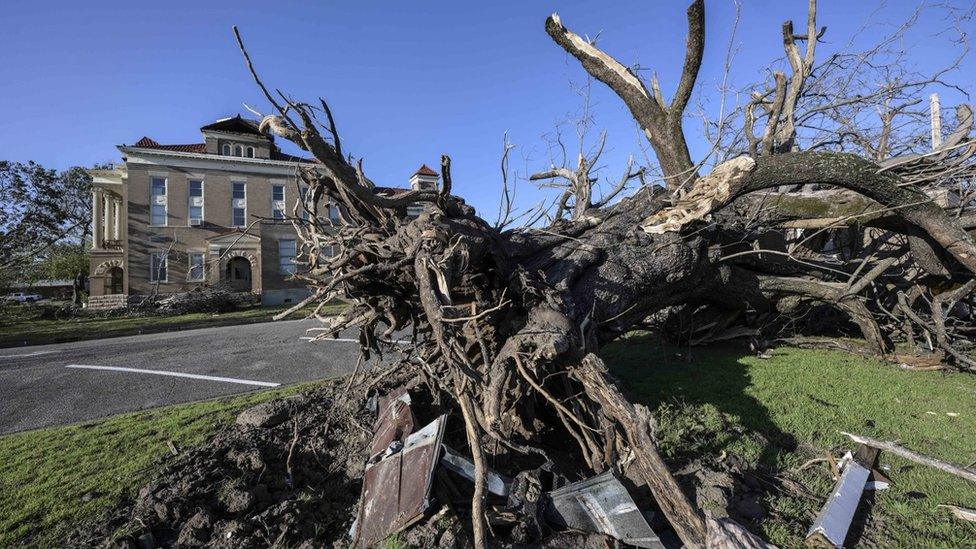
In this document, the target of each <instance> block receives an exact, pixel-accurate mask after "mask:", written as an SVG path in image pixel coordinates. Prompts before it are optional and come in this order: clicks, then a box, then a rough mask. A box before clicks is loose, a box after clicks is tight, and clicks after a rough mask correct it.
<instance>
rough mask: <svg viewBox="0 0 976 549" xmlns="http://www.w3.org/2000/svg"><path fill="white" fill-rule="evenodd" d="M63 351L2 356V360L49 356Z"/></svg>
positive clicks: (0, 356)
mask: <svg viewBox="0 0 976 549" xmlns="http://www.w3.org/2000/svg"><path fill="white" fill-rule="evenodd" d="M60 352H61V351H34V352H32V353H27V354H23V355H0V358H23V357H28V356H38V355H49V354H51V353H60Z"/></svg>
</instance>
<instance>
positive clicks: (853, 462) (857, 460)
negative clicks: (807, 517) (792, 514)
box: [806, 444, 887, 547]
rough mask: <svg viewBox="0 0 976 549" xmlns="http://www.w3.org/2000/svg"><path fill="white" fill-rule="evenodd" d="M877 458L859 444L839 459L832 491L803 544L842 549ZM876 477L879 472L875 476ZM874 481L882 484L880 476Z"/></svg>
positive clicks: (875, 453) (872, 449)
mask: <svg viewBox="0 0 976 549" xmlns="http://www.w3.org/2000/svg"><path fill="white" fill-rule="evenodd" d="M877 459H878V451H877V449H875V448H870V447H868V446H865V445H863V444H862V445H860V446H859V447H858V449H857V451H856V453H855V454H854V455H851V454H850V452H848V454H847V455H845V456H844V458H843V459H842V460H841V463H843V464H844V471H843V473H842V474H841V476H840V479H838V480H837V484H836V486H834V491H833V492H831V493H830V497H828V498H827V502H826V503H824V506H823V508H822V509H821V510H820V513H819V514H818V515H817V519H816V520H815V521H814V522H813V526H811V527H810V530H809V531H808V532H807V536H806V543H807V545H811V546H819V547H843V546H844V539H845V538H847V531H848V530H849V529H850V527H851V521H852V520H853V519H854V512H855V511H857V506H858V504H859V503H860V501H861V494H862V493H864V490H865V489H866V488H867V483H868V478H869V477H871V469H872V468H873V467H874V464H875V462H876V461H877ZM878 475H880V473H878ZM876 480H878V481H881V482H885V481H887V479H885V478H883V477H881V478H877V479H876Z"/></svg>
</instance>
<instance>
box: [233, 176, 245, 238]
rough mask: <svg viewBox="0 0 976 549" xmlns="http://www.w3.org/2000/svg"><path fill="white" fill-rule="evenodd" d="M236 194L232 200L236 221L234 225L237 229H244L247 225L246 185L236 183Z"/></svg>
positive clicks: (234, 220)
mask: <svg viewBox="0 0 976 549" xmlns="http://www.w3.org/2000/svg"><path fill="white" fill-rule="evenodd" d="M233 185H234V194H233V198H231V207H232V208H233V209H234V219H233V220H232V224H233V225H234V226H235V227H243V226H244V225H245V224H246V223H247V190H246V186H245V184H244V183H242V182H240V181H234V183H233Z"/></svg>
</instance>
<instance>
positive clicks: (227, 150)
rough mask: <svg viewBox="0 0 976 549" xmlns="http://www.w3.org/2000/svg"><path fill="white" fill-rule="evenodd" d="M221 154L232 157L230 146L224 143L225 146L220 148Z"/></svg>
mask: <svg viewBox="0 0 976 549" xmlns="http://www.w3.org/2000/svg"><path fill="white" fill-rule="evenodd" d="M220 154H222V155H224V156H230V145H228V144H226V143H224V146H223V147H221V148H220Z"/></svg>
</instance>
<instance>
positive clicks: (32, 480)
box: [0, 336, 976, 547]
mask: <svg viewBox="0 0 976 549" xmlns="http://www.w3.org/2000/svg"><path fill="white" fill-rule="evenodd" d="M604 356H605V358H606V359H607V362H608V364H610V366H611V368H612V371H613V372H614V374H615V375H617V376H618V377H619V378H620V379H621V380H622V381H623V382H624V384H625V386H626V387H627V390H628V391H629V392H630V394H631V396H632V397H633V398H635V399H636V400H638V401H641V402H643V403H644V404H646V405H648V406H649V407H650V408H651V409H652V410H654V412H655V417H656V418H657V420H658V424H659V425H658V427H659V428H658V433H657V434H658V437H659V440H660V444H661V448H662V451H663V453H664V454H665V456H666V458H667V459H668V460H669V462H670V464H671V466H672V468H678V467H680V466H682V465H684V464H686V463H688V462H690V461H692V460H695V459H697V460H700V461H705V462H708V461H709V460H714V459H718V457H719V456H720V455H721V454H722V453H723V452H725V453H726V455H733V454H734V455H737V456H739V457H741V458H742V460H743V461H744V462H745V463H746V464H747V466H748V467H750V468H755V469H757V470H760V471H764V472H766V473H767V474H769V475H787V476H790V477H791V478H793V479H795V480H797V481H798V482H800V483H801V484H803V485H805V486H806V487H807V488H808V489H809V490H810V491H811V492H813V493H814V494H816V497H813V498H811V497H809V496H808V497H798V496H796V495H794V494H790V493H785V492H784V493H779V492H773V493H772V494H773V495H770V496H769V497H768V498H767V499H766V500H765V501H764V502H763V504H764V506H765V507H766V508H767V510H768V511H769V518H768V519H767V520H765V521H763V522H762V523H760V524H759V525H758V527H759V528H760V529H761V530H762V533H763V534H764V535H765V536H766V537H767V538H768V539H770V540H771V541H772V542H774V543H776V544H778V545H780V547H797V546H799V545H800V544H801V542H802V537H803V535H804V534H805V533H806V529H807V528H808V527H809V525H810V523H811V522H812V520H813V517H814V515H815V514H816V512H817V510H818V509H819V507H820V505H821V504H822V503H823V499H824V498H825V497H826V495H827V493H828V492H829V491H830V489H831V487H832V486H833V481H832V480H831V478H830V476H829V473H828V469H827V467H826V465H823V464H819V465H817V466H814V467H811V468H809V469H807V470H805V471H803V472H801V473H788V471H789V470H791V469H793V468H796V467H797V466H798V465H800V464H801V463H803V462H805V461H806V460H808V459H811V458H816V457H822V456H823V453H822V452H823V451H825V450H827V449H832V450H834V453H835V455H838V454H839V453H840V451H841V450H843V449H851V448H853V445H852V444H851V443H850V442H849V441H848V440H847V439H846V438H844V437H843V436H841V435H840V434H839V433H838V431H850V432H856V433H861V434H866V435H872V436H875V437H877V438H887V439H898V440H899V441H900V442H901V443H902V444H903V445H905V446H907V447H909V448H913V449H916V450H918V451H921V452H924V453H926V454H929V455H932V456H936V457H940V458H943V459H947V460H950V461H954V462H957V463H963V464H968V463H970V462H972V461H973V460H976V443H974V440H976V436H974V435H976V377H973V376H970V375H962V374H942V373H935V372H907V371H901V370H899V369H897V368H896V367H893V366H891V365H889V364H883V363H880V362H876V361H873V360H866V359H863V358H859V357H854V356H850V355H846V354H843V353H839V352H827V351H812V350H799V349H780V350H778V351H776V352H774V355H773V357H772V358H770V359H767V360H761V359H757V358H753V357H750V356H744V355H743V353H741V352H740V351H737V350H735V349H730V348H710V349H696V350H693V351H691V352H690V353H689V352H688V350H687V349H682V350H679V351H676V350H675V349H674V348H667V347H661V346H658V345H655V344H654V343H652V342H651V341H649V340H648V339H646V338H644V337H640V336H634V337H630V338H627V339H624V340H622V341H621V342H619V343H616V344H614V345H611V346H610V347H608V348H607V349H605V352H604ZM299 389H300V388H299V387H289V388H285V389H281V390H275V391H268V392H262V393H255V394H250V395H245V396H239V397H232V398H224V399H220V400H214V401H207V402H201V403H194V404H186V405H178V406H171V407H168V408H160V409H157V410H152V411H148V412H140V413H135V414H128V415H123V416H118V417H114V418H109V419H106V420H100V421H95V422H91V423H86V424H82V425H75V426H68V427H59V428H52V429H44V430H38V431H30V432H26V433H18V434H14V435H9V436H6V437H0V464H2V465H0V467H2V469H0V470H2V474H0V546H9V545H14V544H22V543H23V542H24V541H25V540H30V542H31V544H33V545H36V546H51V545H57V540H58V539H60V538H59V536H60V535H62V534H63V533H64V531H65V530H66V529H69V528H70V526H71V525H72V524H75V523H77V522H78V521H79V520H83V519H86V518H90V517H92V516H96V515H98V514H99V513H104V512H105V510H106V509H108V508H110V507H111V506H113V505H114V504H115V503H116V502H118V501H119V500H120V499H121V498H122V497H124V496H125V495H131V494H133V493H134V492H135V491H137V490H138V487H139V486H141V485H142V484H143V483H144V482H145V481H146V479H147V478H148V477H149V476H151V475H152V474H153V473H154V472H155V471H156V470H157V469H158V468H159V467H161V461H160V457H161V456H163V455H165V454H166V453H167V451H168V446H167V441H173V442H174V443H175V444H176V445H177V446H178V447H186V446H189V445H193V444H195V443H199V442H200V441H202V440H204V439H205V438H206V437H207V436H208V434H209V433H211V432H213V430H214V429H216V428H218V427H219V426H221V425H225V424H227V423H229V422H231V421H232V420H233V418H234V416H235V415H236V413H237V412H238V411H239V410H241V409H242V408H244V407H246V406H249V405H252V404H254V403H256V402H259V401H263V400H266V399H268V398H271V397H273V396H277V395H281V394H285V393H291V392H295V391H298V390H299ZM947 413H953V414H958V415H957V416H949V415H947ZM881 462H882V463H883V464H886V465H890V466H891V473H890V476H891V478H892V480H893V481H894V484H893V486H892V488H891V489H890V490H887V491H883V492H879V493H878V494H877V496H876V497H875V500H874V502H873V507H872V509H871V516H872V522H871V524H870V528H866V529H865V531H864V533H863V538H862V540H861V541H862V544H863V545H874V546H881V547H965V546H970V547H971V546H972V540H973V539H976V525H973V524H971V523H963V522H960V521H958V520H957V519H954V518H952V517H951V515H949V513H948V512H946V511H945V510H944V509H938V508H937V507H936V506H937V505H938V504H956V505H961V506H965V507H971V508H976V489H974V486H973V485H972V484H970V483H967V482H966V481H965V480H962V479H959V478H956V477H953V476H950V475H948V474H946V473H943V472H941V471H936V470H933V469H929V468H926V467H922V466H916V465H914V464H911V463H909V462H906V461H903V460H900V459H898V458H895V457H892V456H890V455H887V454H882V460H881Z"/></svg>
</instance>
